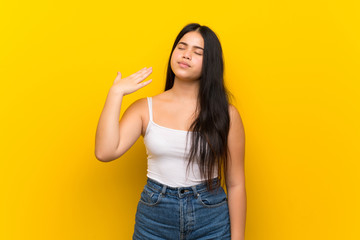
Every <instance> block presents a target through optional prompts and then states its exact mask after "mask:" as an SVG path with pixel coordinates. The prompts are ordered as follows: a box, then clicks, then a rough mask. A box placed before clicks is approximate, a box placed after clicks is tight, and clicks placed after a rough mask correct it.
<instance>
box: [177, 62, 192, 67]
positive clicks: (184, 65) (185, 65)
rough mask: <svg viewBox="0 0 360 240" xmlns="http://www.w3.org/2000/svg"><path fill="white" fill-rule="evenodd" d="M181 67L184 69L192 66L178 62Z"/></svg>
mask: <svg viewBox="0 0 360 240" xmlns="http://www.w3.org/2000/svg"><path fill="white" fill-rule="evenodd" d="M178 63H179V65H180V66H182V67H190V65H189V64H188V63H186V62H178Z"/></svg>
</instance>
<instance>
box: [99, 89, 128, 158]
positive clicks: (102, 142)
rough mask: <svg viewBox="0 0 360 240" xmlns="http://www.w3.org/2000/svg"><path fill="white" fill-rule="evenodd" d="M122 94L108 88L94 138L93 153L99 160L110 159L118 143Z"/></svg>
mask: <svg viewBox="0 0 360 240" xmlns="http://www.w3.org/2000/svg"><path fill="white" fill-rule="evenodd" d="M122 99H123V94H121V93H118V92H115V91H114V90H113V89H112V88H111V89H110V91H109V93H108V95H107V98H106V102H105V105H104V108H103V110H102V112H101V115H100V119H99V123H98V126H97V130H96V138H95V155H96V158H97V159H99V160H101V161H110V160H112V155H113V154H114V152H115V150H116V149H117V147H118V145H119V117H120V111H121V103H122Z"/></svg>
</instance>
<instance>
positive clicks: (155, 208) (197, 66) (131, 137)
mask: <svg viewBox="0 0 360 240" xmlns="http://www.w3.org/2000/svg"><path fill="white" fill-rule="evenodd" d="M223 69H224V67H223V57H222V48H221V45H220V42H219V40H218V38H217V36H216V34H215V33H214V32H213V31H212V30H211V29H210V28H208V27H206V26H201V25H199V24H195V23H192V24H188V25H187V26H185V27H184V28H183V29H182V30H181V32H180V33H179V34H178V36H177V38H176V40H175V43H174V45H173V48H172V51H171V54H170V59H169V63H168V69H167V77H166V86H165V91H164V92H163V93H161V94H158V95H156V96H153V97H147V98H142V99H139V100H137V101H135V102H134V103H133V104H132V105H130V106H129V108H128V109H127V110H126V111H125V112H124V114H123V116H122V118H121V120H120V122H119V116H120V108H121V102H122V99H123V96H125V95H127V94H130V93H132V92H134V91H136V90H138V89H140V88H142V87H144V86H146V85H148V84H149V83H150V82H151V81H152V80H151V79H150V80H148V81H143V80H145V79H146V78H147V77H148V76H149V75H150V74H151V72H152V68H151V67H150V68H143V69H141V70H140V71H138V72H136V73H134V74H132V75H130V76H128V77H126V78H122V77H121V73H119V72H118V75H117V77H116V79H115V81H114V84H113V86H112V87H111V89H110V91H109V94H108V96H107V99H106V103H105V106H104V109H103V111H102V113H101V116H100V120H99V123H98V127H97V132H96V146H95V155H96V158H97V159H99V160H100V161H104V162H107V161H112V160H114V159H117V158H119V157H120V156H122V155H123V154H124V153H125V152H126V151H127V150H128V149H129V148H130V147H131V146H132V145H133V144H134V143H135V142H136V140H137V139H138V138H139V137H140V135H141V136H143V138H144V143H145V146H146V151H147V154H148V159H147V160H148V169H147V184H146V185H145V186H144V189H143V191H142V193H141V197H140V200H139V203H138V206H137V212H136V218H135V229H134V235H133V239H146V240H149V239H196V240H200V239H232V240H235V239H236V240H240V239H244V235H245V217H246V191H245V176H244V149H245V133H244V127H243V124H242V120H241V117H240V115H239V113H238V111H237V109H236V108H235V107H234V106H233V105H231V104H230V103H229V101H228V92H227V90H226V88H225V86H224V80H223ZM222 173H223V175H224V176H225V184H226V189H227V195H226V193H225V192H224V189H223V187H222V186H221V176H222Z"/></svg>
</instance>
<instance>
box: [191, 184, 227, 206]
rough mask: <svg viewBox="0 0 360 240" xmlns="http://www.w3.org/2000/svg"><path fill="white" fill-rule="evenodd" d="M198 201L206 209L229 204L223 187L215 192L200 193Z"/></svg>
mask: <svg viewBox="0 0 360 240" xmlns="http://www.w3.org/2000/svg"><path fill="white" fill-rule="evenodd" d="M197 199H198V201H199V202H200V203H201V204H202V205H203V206H205V207H210V208H211V207H218V206H221V205H223V204H225V203H227V196H226V193H225V191H224V189H223V188H222V187H219V189H215V190H214V191H211V192H209V191H204V192H200V193H199V196H198V198H197Z"/></svg>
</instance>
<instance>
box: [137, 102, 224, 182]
mask: <svg viewBox="0 0 360 240" xmlns="http://www.w3.org/2000/svg"><path fill="white" fill-rule="evenodd" d="M147 100H148V107H149V123H148V125H147V128H146V131H145V135H144V144H145V147H146V153H147V155H148V157H147V176H148V177H149V178H151V179H154V180H156V181H158V182H160V183H162V184H165V185H168V186H170V187H188V186H193V185H196V184H199V183H201V182H203V181H204V180H205V179H202V178H201V177H200V170H199V165H198V164H197V162H195V163H193V164H191V165H190V166H189V170H188V172H186V167H187V163H188V156H189V151H190V147H191V145H190V143H191V135H192V132H191V131H184V130H177V129H172V128H167V127H163V126H160V125H158V124H156V123H154V121H153V116H152V98H151V97H147ZM187 133H189V134H188V142H186V136H187ZM213 176H214V177H217V176H218V174H217V168H216V167H215V169H214V175H213Z"/></svg>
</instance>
